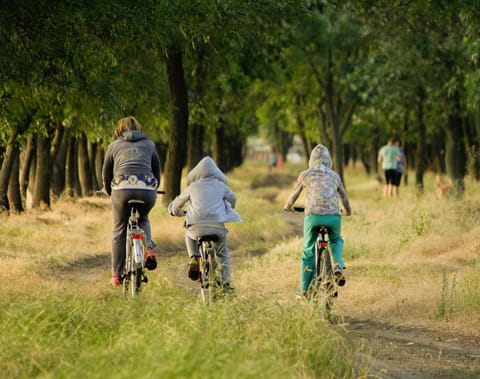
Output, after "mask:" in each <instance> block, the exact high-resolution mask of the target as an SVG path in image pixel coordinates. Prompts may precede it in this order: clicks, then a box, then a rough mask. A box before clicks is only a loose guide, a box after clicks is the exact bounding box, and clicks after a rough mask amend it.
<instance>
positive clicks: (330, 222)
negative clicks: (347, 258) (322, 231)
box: [322, 215, 346, 269]
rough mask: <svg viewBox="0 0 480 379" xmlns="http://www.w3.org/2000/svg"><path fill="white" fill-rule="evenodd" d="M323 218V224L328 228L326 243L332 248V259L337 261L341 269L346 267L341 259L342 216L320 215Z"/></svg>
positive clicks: (342, 242) (342, 241)
mask: <svg viewBox="0 0 480 379" xmlns="http://www.w3.org/2000/svg"><path fill="white" fill-rule="evenodd" d="M322 217H323V219H324V225H325V226H326V227H327V229H328V239H329V241H328V243H329V245H330V248H331V250H332V255H333V260H334V261H335V263H338V264H339V265H340V267H341V268H342V269H345V268H346V265H345V262H344V261H343V245H344V240H343V238H342V235H341V233H342V218H341V216H338V215H328V216H322Z"/></svg>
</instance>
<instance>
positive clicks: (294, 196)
mask: <svg viewBox="0 0 480 379" xmlns="http://www.w3.org/2000/svg"><path fill="white" fill-rule="evenodd" d="M303 188H304V184H303V175H300V176H299V178H298V179H297V184H296V185H295V188H294V189H293V192H292V194H291V195H290V197H289V198H288V201H287V202H286V203H285V205H284V206H283V210H285V211H291V210H292V206H293V204H295V201H297V199H298V197H299V196H300V194H301V193H302V190H303Z"/></svg>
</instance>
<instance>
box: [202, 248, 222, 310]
mask: <svg viewBox="0 0 480 379" xmlns="http://www.w3.org/2000/svg"><path fill="white" fill-rule="evenodd" d="M199 251H200V283H201V294H202V300H203V303H204V304H205V305H210V304H212V303H213V302H214V300H215V291H216V290H217V284H218V283H217V261H216V257H215V249H214V247H213V246H212V242H211V241H202V243H201V245H200V246H199Z"/></svg>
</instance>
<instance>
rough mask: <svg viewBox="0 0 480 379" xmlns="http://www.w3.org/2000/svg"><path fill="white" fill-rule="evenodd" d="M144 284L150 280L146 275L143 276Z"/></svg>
mask: <svg viewBox="0 0 480 379" xmlns="http://www.w3.org/2000/svg"><path fill="white" fill-rule="evenodd" d="M142 282H143V283H148V278H147V276H146V275H143V276H142Z"/></svg>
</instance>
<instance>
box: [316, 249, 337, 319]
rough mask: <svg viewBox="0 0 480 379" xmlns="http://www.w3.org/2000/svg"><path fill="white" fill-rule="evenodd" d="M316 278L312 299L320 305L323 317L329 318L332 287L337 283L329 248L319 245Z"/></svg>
mask: <svg viewBox="0 0 480 379" xmlns="http://www.w3.org/2000/svg"><path fill="white" fill-rule="evenodd" d="M315 268H316V270H315V280H314V288H313V294H312V301H313V302H315V303H316V305H317V306H318V311H319V313H320V317H321V318H322V319H329V318H330V312H331V307H332V303H333V299H332V294H333V293H332V287H333V286H334V285H335V284H334V283H335V282H334V278H333V271H332V262H331V259H330V252H329V250H328V248H322V247H318V248H317V249H316V253H315Z"/></svg>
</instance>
